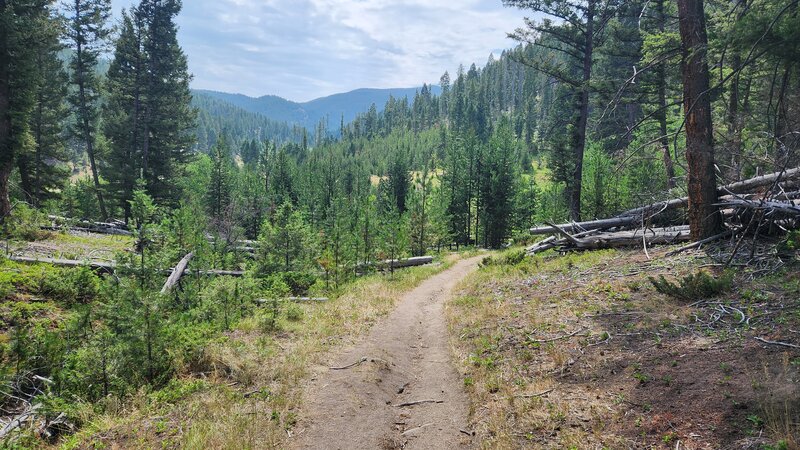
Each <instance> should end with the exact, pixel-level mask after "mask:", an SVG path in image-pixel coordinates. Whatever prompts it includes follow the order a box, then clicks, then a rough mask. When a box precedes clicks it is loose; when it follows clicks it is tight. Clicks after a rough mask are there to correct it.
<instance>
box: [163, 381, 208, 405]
mask: <svg viewBox="0 0 800 450" xmlns="http://www.w3.org/2000/svg"><path fill="white" fill-rule="evenodd" d="M208 386H209V385H208V382H206V381H204V380H177V379H173V380H171V381H170V382H169V384H167V386H166V387H164V388H163V389H161V390H158V391H156V392H153V393H152V394H150V396H149V397H150V401H152V402H153V403H156V404H159V405H163V404H168V403H169V404H175V403H177V402H179V401H180V400H183V399H184V398H186V397H188V396H190V395H192V394H194V393H195V392H200V391H204V390H206V389H208Z"/></svg>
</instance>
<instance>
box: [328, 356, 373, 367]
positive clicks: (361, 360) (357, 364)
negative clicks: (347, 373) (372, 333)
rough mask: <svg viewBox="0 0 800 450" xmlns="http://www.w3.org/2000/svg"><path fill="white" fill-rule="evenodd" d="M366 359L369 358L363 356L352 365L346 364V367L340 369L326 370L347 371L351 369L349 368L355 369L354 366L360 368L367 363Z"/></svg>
mask: <svg viewBox="0 0 800 450" xmlns="http://www.w3.org/2000/svg"><path fill="white" fill-rule="evenodd" d="M368 359H369V358H367V357H366V356H364V357H363V358H361V359H359V360H358V361H356V362H354V363H352V364H348V365H346V366H342V367H328V368H329V369H330V370H347V369H351V368H353V367H356V366H360V365H361V364H364V363H365V362H367V360H368Z"/></svg>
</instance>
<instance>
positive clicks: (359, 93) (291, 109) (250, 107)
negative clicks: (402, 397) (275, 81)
mask: <svg viewBox="0 0 800 450" xmlns="http://www.w3.org/2000/svg"><path fill="white" fill-rule="evenodd" d="M430 88H431V90H432V92H433V93H434V94H435V95H439V94H440V92H441V88H440V87H439V86H436V85H431V86H430ZM421 90H422V86H420V87H412V88H389V89H379V88H360V89H355V90H352V91H349V92H342V93H338V94H332V95H329V96H325V97H320V98H316V99H313V100H309V101H307V102H294V101H291V100H287V99H285V98H283V97H280V96H278V95H274V94H268V95H263V96H261V97H250V96H248V95H244V94H237V93H228V92H220V91H213V90H206V89H193V90H192V91H193V92H194V93H195V94H199V95H205V96H209V97H212V98H215V99H218V100H223V101H226V102H228V103H231V104H233V105H235V106H237V107H239V108H241V109H244V110H246V111H249V112H252V113H257V114H260V115H262V116H264V117H267V118H268V119H271V120H274V121H281V122H286V123H288V124H290V125H300V126H303V127H306V128H308V129H312V130H313V129H314V128H315V127H316V126H317V124H318V123H319V121H320V120H321V119H323V118H325V117H327V118H328V121H329V128H330V124H335V125H334V127H337V126H338V124H339V121H340V119H341V118H344V121H345V123H350V122H352V121H353V120H354V119H355V118H356V116H357V115H358V114H362V113H365V112H367V111H368V110H369V108H370V107H371V106H372V105H373V104H375V107H376V108H377V110H378V111H382V110H383V108H384V106H385V105H386V102H387V101H388V100H389V97H390V96H391V97H394V98H395V99H401V98H403V97H406V98H408V100H409V103H411V102H412V101H413V99H414V95H415V94H416V93H417V92H419V91H421Z"/></svg>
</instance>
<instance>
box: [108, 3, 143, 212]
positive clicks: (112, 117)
mask: <svg viewBox="0 0 800 450" xmlns="http://www.w3.org/2000/svg"><path fill="white" fill-rule="evenodd" d="M144 32H145V30H144V28H143V24H142V23H141V22H140V21H139V20H137V16H136V15H135V14H128V13H125V12H123V14H122V25H121V30H120V34H119V37H118V38H117V41H116V47H115V50H114V59H113V61H112V62H111V66H110V67H109V70H108V81H107V87H106V90H107V91H108V96H107V99H106V103H105V106H104V109H103V124H104V127H103V130H104V134H105V136H106V138H107V139H108V140H109V143H110V146H111V151H110V152H109V155H108V160H107V169H106V174H105V178H107V179H108V181H109V191H110V192H111V195H112V197H113V198H114V200H115V201H116V203H117V205H118V206H119V207H121V208H122V209H123V211H124V217H125V220H126V221H127V220H129V219H130V217H131V210H130V200H131V199H132V198H133V191H134V189H135V187H136V180H137V178H138V177H139V176H141V175H142V173H141V157H142V156H141V147H142V140H143V138H142V134H143V128H144V127H143V122H144V104H145V89H144V78H145V70H146V69H145V55H144V53H143V51H142V40H143V34H144Z"/></svg>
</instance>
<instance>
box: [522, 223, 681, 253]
mask: <svg viewBox="0 0 800 450" xmlns="http://www.w3.org/2000/svg"><path fill="white" fill-rule="evenodd" d="M587 233H592V234H591V235H587V236H586V237H578V236H579V235H573V236H571V239H569V238H563V239H558V240H555V241H552V242H549V243H548V244H547V245H544V246H538V247H537V246H534V247H532V248H530V249H528V254H530V255H535V254H537V253H541V252H543V251H545V250H550V249H553V248H555V249H558V250H559V251H575V250H600V249H606V248H619V247H638V246H641V245H642V244H643V243H645V242H646V243H647V245H648V246H649V245H665V244H667V245H668V244H675V243H678V242H688V241H689V240H690V238H691V236H690V232H689V227H688V226H679V227H671V228H648V229H646V230H641V229H639V230H632V231H617V232H605V233H601V232H597V231H593V232H587Z"/></svg>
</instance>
